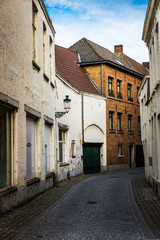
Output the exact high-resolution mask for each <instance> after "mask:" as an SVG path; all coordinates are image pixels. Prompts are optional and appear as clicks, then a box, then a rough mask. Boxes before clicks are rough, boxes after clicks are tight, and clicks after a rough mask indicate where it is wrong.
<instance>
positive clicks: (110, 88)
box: [108, 77, 114, 97]
mask: <svg viewBox="0 0 160 240" xmlns="http://www.w3.org/2000/svg"><path fill="white" fill-rule="evenodd" d="M112 81H113V78H111V77H109V78H108V95H109V96H111V97H114V94H113V90H112Z"/></svg>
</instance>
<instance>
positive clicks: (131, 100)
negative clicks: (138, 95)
mask: <svg viewBox="0 0 160 240" xmlns="http://www.w3.org/2000/svg"><path fill="white" fill-rule="evenodd" d="M131 90H132V85H131V84H130V83H128V86H127V94H128V101H130V102H133V98H132V94H131Z"/></svg>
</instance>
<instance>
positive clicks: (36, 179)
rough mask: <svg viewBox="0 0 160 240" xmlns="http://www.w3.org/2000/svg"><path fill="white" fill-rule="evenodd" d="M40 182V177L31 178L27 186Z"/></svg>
mask: <svg viewBox="0 0 160 240" xmlns="http://www.w3.org/2000/svg"><path fill="white" fill-rule="evenodd" d="M38 182H40V178H33V179H30V180H28V181H27V187H29V186H31V185H33V184H35V183H38Z"/></svg>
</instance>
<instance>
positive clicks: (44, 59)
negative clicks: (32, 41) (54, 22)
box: [43, 23, 46, 73]
mask: <svg viewBox="0 0 160 240" xmlns="http://www.w3.org/2000/svg"><path fill="white" fill-rule="evenodd" d="M43 72H44V73H46V26H45V24H44V23H43Z"/></svg>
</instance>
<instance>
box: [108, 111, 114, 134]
mask: <svg viewBox="0 0 160 240" xmlns="http://www.w3.org/2000/svg"><path fill="white" fill-rule="evenodd" d="M109 130H113V112H109Z"/></svg>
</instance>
